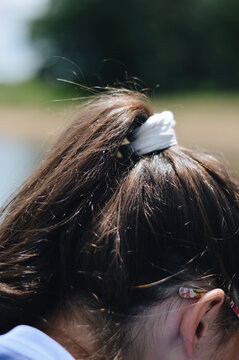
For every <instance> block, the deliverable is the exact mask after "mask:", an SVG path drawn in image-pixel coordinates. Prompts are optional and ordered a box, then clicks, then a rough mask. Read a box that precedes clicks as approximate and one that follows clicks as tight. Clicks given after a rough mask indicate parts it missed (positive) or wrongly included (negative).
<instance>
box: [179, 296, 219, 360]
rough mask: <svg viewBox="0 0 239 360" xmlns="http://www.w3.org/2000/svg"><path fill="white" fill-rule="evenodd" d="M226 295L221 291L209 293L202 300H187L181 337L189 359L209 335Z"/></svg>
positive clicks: (181, 326) (181, 325)
mask: <svg viewBox="0 0 239 360" xmlns="http://www.w3.org/2000/svg"><path fill="white" fill-rule="evenodd" d="M224 297H225V293H224V291H223V290H221V289H214V290H211V291H208V292H207V293H206V294H205V295H204V296H203V297H202V298H201V299H200V300H190V303H189V300H185V302H186V301H187V302H188V305H187V306H186V308H185V311H184V313H183V316H182V321H181V324H180V335H181V336H182V338H183V344H184V349H185V352H186V354H187V356H188V358H191V357H192V356H193V355H194V351H195V345H198V344H199V343H200V341H201V339H202V337H205V336H206V335H207V333H208V329H209V328H210V325H212V324H213V323H214V321H215V320H216V318H217V316H218V312H219V310H220V308H221V306H222V304H223V302H224Z"/></svg>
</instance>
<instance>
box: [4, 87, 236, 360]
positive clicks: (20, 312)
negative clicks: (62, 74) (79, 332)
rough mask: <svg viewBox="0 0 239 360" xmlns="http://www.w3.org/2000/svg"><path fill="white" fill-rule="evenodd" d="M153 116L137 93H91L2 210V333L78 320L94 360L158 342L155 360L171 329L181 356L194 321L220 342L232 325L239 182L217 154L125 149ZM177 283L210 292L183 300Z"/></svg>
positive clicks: (176, 148) (199, 331) (174, 149)
mask: <svg viewBox="0 0 239 360" xmlns="http://www.w3.org/2000/svg"><path fill="white" fill-rule="evenodd" d="M151 115H152V110H151V108H150V105H149V104H148V102H147V99H146V98H145V97H144V96H143V95H140V94H138V93H134V92H131V91H126V90H113V91H110V92H107V93H106V94H103V95H99V96H96V97H94V98H92V99H91V101H90V102H89V103H88V104H86V105H85V106H83V107H82V109H81V110H80V112H79V115H78V118H77V119H76V120H75V121H74V122H73V124H71V125H70V126H69V127H68V129H67V130H66V131H65V132H64V133H63V134H62V136H61V137H60V138H59V140H58V142H57V143H56V145H55V146H54V147H53V149H52V150H51V151H50V152H49V154H48V156H47V157H46V159H45V160H44V161H43V162H42V164H41V166H40V167H39V168H38V170H37V171H36V172H35V173H34V174H33V176H32V177H31V178H30V179H29V180H28V182H27V183H26V184H25V186H24V187H23V189H22V190H21V191H20V193H19V194H18V195H17V196H16V197H15V198H14V199H13V201H12V202H11V203H10V205H9V207H8V208H7V209H5V211H4V219H3V222H2V225H1V231H0V244H1V251H0V313H1V331H2V332H4V331H6V330H7V329H8V328H11V327H12V326H14V325H16V324H19V323H22V322H24V323H28V324H33V325H38V326H40V325H39V319H40V318H45V319H47V320H48V327H49V326H50V323H51V319H53V318H54V319H56V318H58V319H59V317H61V316H62V317H64V319H65V320H64V321H63V320H61V321H60V323H62V321H63V323H64V324H65V323H66V322H67V321H68V320H66V319H69V321H70V319H71V321H73V318H74V321H73V322H74V323H75V324H77V321H78V320H77V317H78V316H79V321H80V319H81V321H83V323H84V324H87V326H89V325H90V326H91V333H94V339H95V341H96V342H95V344H94V346H93V345H92V349H93V348H94V352H95V358H96V359H97V356H98V358H102V357H105V358H107V359H116V356H118V358H120V356H124V357H127V356H128V358H130V359H133V356H134V358H137V359H140V356H143V357H142V359H146V358H147V359H148V358H149V359H151V358H152V359H154V357H153V356H156V355H157V354H156V355H155V354H154V355H152V357H151V358H150V357H146V355H145V354H144V355H142V354H143V351H144V350H143V348H144V349H146V348H147V344H149V343H150V341H151V342H154V343H155V337H156V338H157V339H158V336H159V335H160V339H161V341H156V343H157V344H158V346H161V353H159V354H158V355H157V356H156V357H157V359H158V358H160V356H162V359H164V357H163V352H162V349H163V346H165V344H166V343H167V339H168V338H167V339H166V338H165V336H166V334H167V329H168V327H167V326H168V325H170V324H171V325H170V326H171V327H170V329H171V330H170V331H169V333H170V334H171V335H170V336H171V337H173V336H175V339H176V333H177V330H176V328H177V327H178V328H180V329H181V335H180V336H181V338H183V339H184V340H183V343H184V347H185V349H186V352H187V351H188V354H190V351H191V350H190V349H191V348H190V346H189V345H188V341H189V338H190V336H192V333H195V334H196V335H195V336H197V335H198V338H200V334H204V332H203V331H204V329H203V328H202V327H203V326H202V324H201V325H200V326H201V328H200V326H199V324H200V322H201V318H200V316H201V317H204V318H205V317H206V318H207V316H206V314H207V313H208V317H209V318H210V319H212V320H211V323H212V324H215V329H214V330H215V331H214V332H213V331H212V334H214V333H216V334H217V342H218V343H219V338H220V339H221V338H222V337H223V336H224V337H225V336H226V334H232V333H233V331H235V329H237V321H238V320H237V318H236V316H235V315H234V314H233V312H232V311H231V310H230V307H229V306H227V304H226V302H225V301H224V299H223V294H224V292H225V293H226V295H231V296H232V297H233V299H234V301H235V302H236V301H237V300H238V299H239V296H237V294H238V292H239V279H238V275H237V273H238V261H237V254H238V250H239V233H238V225H239V207H238V185H237V184H236V183H235V182H234V181H233V180H232V179H231V178H230V176H229V175H228V173H227V172H226V171H225V170H224V168H223V166H222V165H221V164H220V163H219V162H218V161H217V160H216V159H214V158H213V157H211V156H209V155H205V154H199V153H197V152H194V151H191V150H188V149H185V148H183V147H180V146H178V145H176V146H172V147H169V148H167V149H164V150H160V151H153V152H150V153H148V154H145V155H142V156H139V155H137V154H135V153H132V152H130V151H128V146H127V145H124V144H125V143H128V142H130V141H131V140H132V138H133V136H134V134H135V131H136V129H137V128H138V127H139V126H141V124H143V123H144V122H145V121H146V120H147V119H148V118H149V117H150V116H151ZM125 140H126V141H125ZM181 286H186V287H194V288H195V287H196V288H203V289H205V290H208V291H209V292H208V293H207V294H206V295H205V296H204V297H203V298H202V299H200V300H199V301H198V300H195V299H193V300H182V299H181V298H180V297H179V295H178V294H179V293H178V289H179V288H180V287H181ZM217 288H219V289H221V290H216V289H217ZM237 297H238V298H237ZM238 302H239V301H238ZM192 304H193V305H192ZM191 305H192V306H191ZM185 309H189V310H188V312H187V313H186V310H185ZM195 309H196V310H195ZM63 314H64V315H63ZM172 314H173V316H172ZM200 314H201V315H200ZM213 314H214V317H213V316H211V317H210V316H209V315H213ZM184 315H185V317H184ZM82 319H84V320H82ZM190 319H191V320H192V319H193V321H194V328H193V326H191V327H190V326H189V324H191V322H192V321H191V320H190ZM214 320H215V321H214ZM52 321H53V320H52ZM180 321H181V322H180ZM56 323H57V321H56ZM157 324H158V326H157ZM165 324H167V326H166V325H165ZM180 324H181V325H180ZM185 324H186V325H187V324H188V325H187V326H186V325H185ZM64 326H65V325H64ZM162 326H163V328H164V330H165V331H164V332H163V333H162V332H160V331H159V333H157V331H158V330H159V329H162ZM92 329H94V330H92ZM99 329H100V331H99ZM188 329H190V330H188ZM210 331H211V330H210ZM196 332H197V333H196ZM157 334H158V335H157ZM151 335H152V336H151ZM163 339H164V340H163ZM185 339H186V340H185ZM190 339H191V338H190ZM162 340H163V343H162ZM147 341H148V342H147ZM190 341H191V340H190ZM146 343H147V344H146ZM103 344H104V346H103ZM160 344H161V345H160ZM185 344H186V345H185ZM80 345H82V344H80ZM83 345H84V344H83ZM136 349H138V351H137V350H136ZM139 349H140V351H139ZM158 350H159V351H160V349H158ZM97 351H98V355H97ZM122 354H124V355H122ZM126 354H127V355H126ZM129 354H130V355H129ZM133 354H135V355H133ZM156 357H155V358H156ZM118 358H117V359H118ZM167 358H168V359H171V358H170V357H167ZM160 359H161V358H160ZM205 359H206V358H205Z"/></svg>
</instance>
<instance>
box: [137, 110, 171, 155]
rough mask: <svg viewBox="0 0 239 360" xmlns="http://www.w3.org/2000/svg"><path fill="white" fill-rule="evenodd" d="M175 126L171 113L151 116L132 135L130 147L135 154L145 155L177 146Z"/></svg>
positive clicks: (166, 112) (165, 112) (164, 112)
mask: <svg viewBox="0 0 239 360" xmlns="http://www.w3.org/2000/svg"><path fill="white" fill-rule="evenodd" d="M175 124H176V122H175V120H174V116H173V113H172V112H171V111H163V112H161V113H157V114H154V115H152V116H150V117H149V118H148V119H147V120H146V121H145V122H144V123H143V124H142V125H140V126H139V127H138V128H137V129H136V130H135V131H134V133H133V135H132V140H131V142H130V145H131V147H132V148H133V152H134V153H136V154H138V155H145V154H148V153H151V152H152V151H156V150H163V149H166V148H169V147H170V146H173V145H176V144H177V138H176V134H175V131H174V129H173V127H174V126H175Z"/></svg>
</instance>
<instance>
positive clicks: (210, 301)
mask: <svg viewBox="0 0 239 360" xmlns="http://www.w3.org/2000/svg"><path fill="white" fill-rule="evenodd" d="M224 297H225V294H224V292H223V291H222V290H221V289H214V290H212V291H209V292H208V293H207V294H206V295H205V296H203V297H202V298H201V299H200V300H195V299H193V300H187V299H180V298H177V299H174V300H173V301H172V300H171V299H170V301H166V302H165V303H164V304H160V305H157V306H154V307H153V308H151V310H150V311H149V312H147V313H145V314H143V315H141V316H139V320H138V321H136V322H135V325H133V329H132V333H131V336H132V338H135V342H134V343H133V345H132V349H129V352H128V355H126V358H125V360H136V359H137V360H214V359H215V360H237V359H239V341H238V339H239V332H237V333H235V334H234V336H233V337H232V338H231V339H230V340H229V341H227V343H226V344H223V346H218V344H219V343H220V337H219V334H217V333H215V331H216V328H215V327H214V326H213V325H214V323H215V320H216V319H217V317H218V315H219V311H220V309H221V306H222V304H223V302H224ZM69 323H70V326H69ZM53 325H54V326H53V327H52V328H51V331H48V335H50V336H51V337H53V338H54V339H55V340H57V341H58V342H59V343H60V344H61V345H63V347H65V348H66V349H67V350H68V351H69V352H70V353H71V354H72V355H73V357H75V358H76V359H83V356H82V355H80V354H79V343H80V344H83V347H82V349H83V350H82V351H83V352H84V351H86V353H88V354H93V353H94V350H95V349H96V348H97V345H96V342H95V341H94V339H93V336H92V334H93V333H94V331H93V329H92V327H91V326H87V324H86V323H85V322H84V321H83V320H82V324H80V325H79V321H77V324H76V323H75V324H74V322H73V323H72V322H69V319H68V320H67V321H66V318H65V320H64V319H63V318H61V319H59V318H58V319H55V323H54V324H53ZM52 329H58V330H54V331H53V330H52ZM59 329H64V334H63V332H62V330H59ZM66 333H67V334H68V335H69V336H68V337H66V336H65V334H66ZM67 338H68V340H66V339H67ZM69 339H71V341H69ZM76 343H77V344H78V345H77V346H75V344H76Z"/></svg>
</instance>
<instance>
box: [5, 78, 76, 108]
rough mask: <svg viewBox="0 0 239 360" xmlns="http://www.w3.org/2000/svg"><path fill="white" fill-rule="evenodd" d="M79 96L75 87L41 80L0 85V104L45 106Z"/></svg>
mask: <svg viewBox="0 0 239 360" xmlns="http://www.w3.org/2000/svg"><path fill="white" fill-rule="evenodd" d="M81 95H82V93H81V90H80V89H77V88H76V87H73V86H67V85H64V86H63V85H61V84H56V83H48V82H46V81H43V80H41V79H35V80H31V81H28V82H25V83H19V84H0V104H11V105H26V104H27V105H38V106H47V104H49V102H55V101H57V102H58V101H61V100H63V99H66V100H67V101H68V100H70V99H71V98H73V97H80V96H81ZM63 103H64V101H63Z"/></svg>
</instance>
